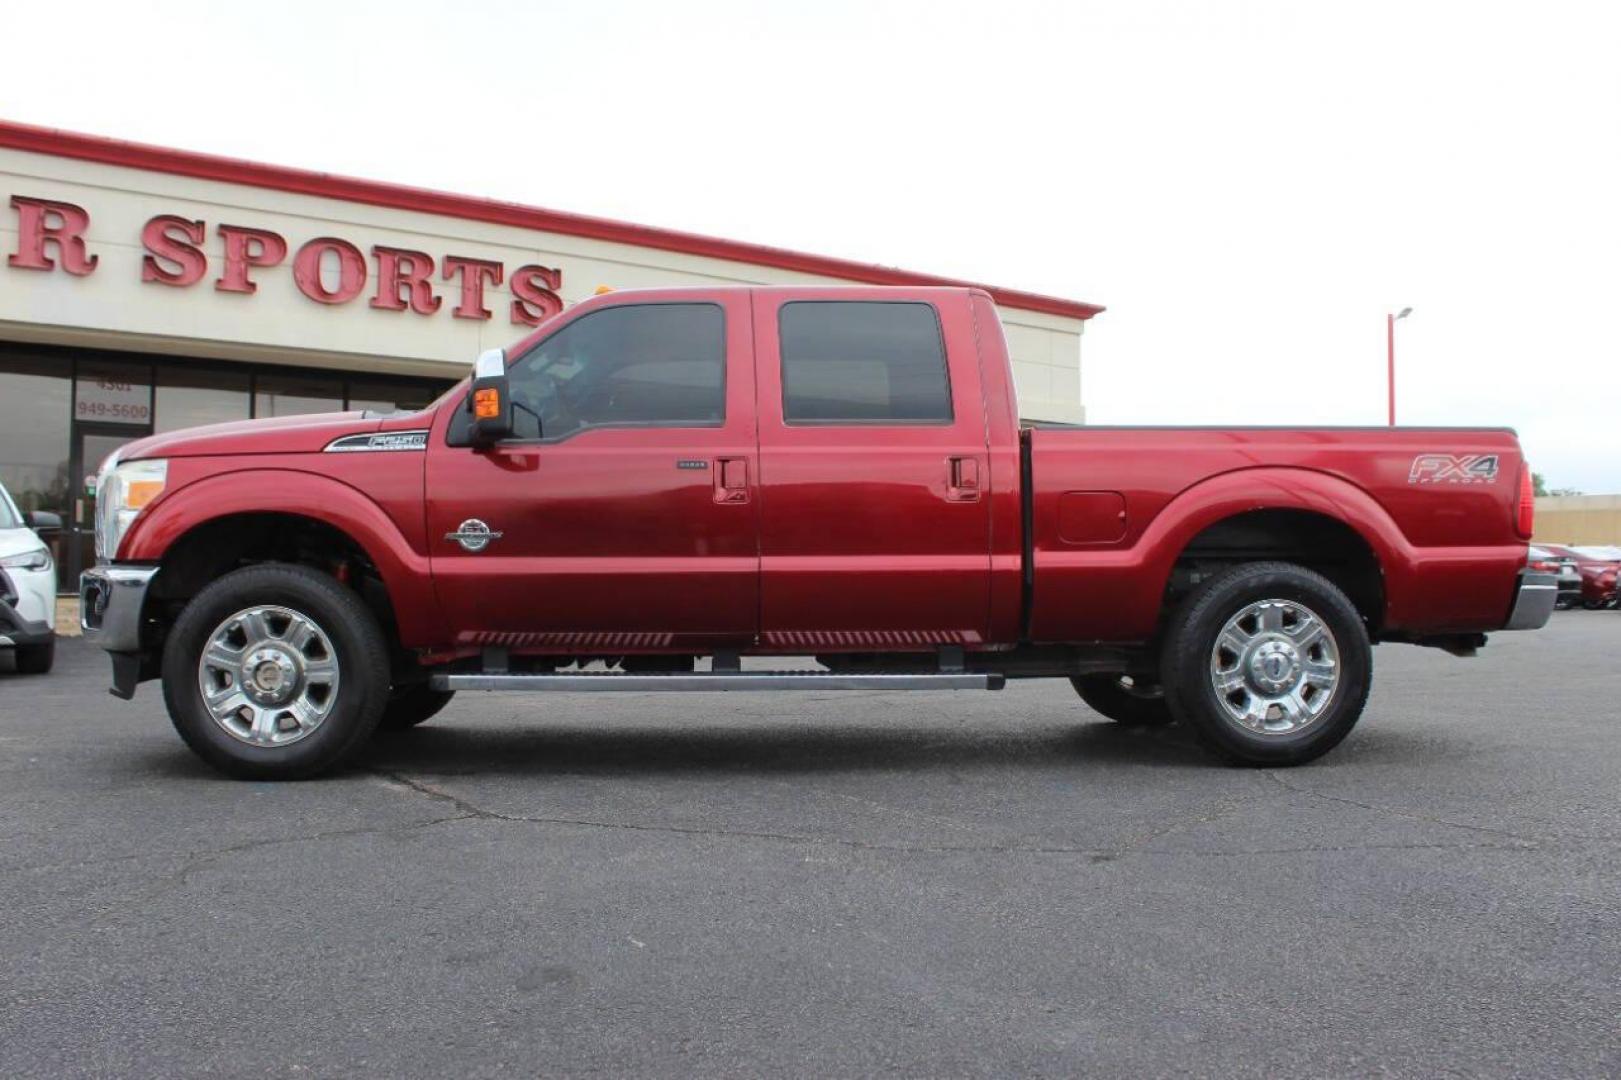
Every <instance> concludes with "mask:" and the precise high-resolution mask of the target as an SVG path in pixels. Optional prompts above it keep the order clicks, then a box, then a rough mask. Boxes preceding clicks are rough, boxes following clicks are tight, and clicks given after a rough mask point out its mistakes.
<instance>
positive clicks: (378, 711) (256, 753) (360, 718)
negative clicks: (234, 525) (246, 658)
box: [163, 563, 389, 780]
mask: <svg viewBox="0 0 1621 1080" xmlns="http://www.w3.org/2000/svg"><path fill="white" fill-rule="evenodd" d="M255 604H264V605H275V606H280V607H285V608H289V609H292V610H294V611H296V612H298V613H300V614H301V615H303V616H304V617H306V618H308V619H309V620H311V621H313V622H314V623H315V624H316V625H317V626H318V627H319V628H320V629H321V631H322V632H323V633H325V634H326V636H327V637H328V639H330V641H331V643H332V650H333V653H334V654H335V655H334V659H335V660H336V662H337V665H338V671H339V680H338V684H337V690H336V691H335V695H336V700H335V701H334V702H333V704H332V706H331V709H330V712H328V714H327V716H326V718H325V719H324V720H323V721H322V722H321V723H320V725H319V726H318V727H316V728H315V730H313V731H312V732H310V733H309V734H308V735H306V736H304V737H303V738H300V739H299V740H298V741H296V742H291V743H288V744H286V745H282V746H255V745H250V744H249V743H246V742H243V741H242V740H240V739H238V738H237V737H235V736H233V735H231V734H230V733H228V732H227V731H226V730H225V729H224V728H223V727H222V726H221V725H220V724H219V723H217V722H216V721H215V720H214V718H213V716H212V715H211V714H210V713H209V711H208V709H207V707H206V706H205V705H204V703H203V697H202V691H201V689H200V688H199V685H198V665H199V661H200V659H201V657H202V650H203V648H204V647H205V646H206V645H207V643H208V640H209V637H210V636H211V635H212V634H213V632H214V630H215V629H216V628H217V627H219V625H220V624H221V623H222V622H223V621H224V620H226V619H227V618H229V617H230V616H231V615H233V614H235V613H236V612H238V611H241V610H243V609H244V608H248V607H252V606H253V605H255ZM388 688H389V648H388V642H387V641H386V640H385V639H384V637H383V633H382V631H381V630H380V629H379V628H378V625H377V620H376V618H375V617H374V616H373V615H372V613H371V611H370V610H369V609H368V608H367V607H366V605H365V604H363V603H362V602H361V600H360V597H359V596H357V595H356V594H355V593H354V592H352V591H351V590H349V589H348V588H346V587H344V586H343V585H341V584H339V583H338V582H337V581H335V580H334V579H332V578H331V577H328V576H327V575H325V574H322V573H319V572H317V571H315V570H311V569H308V568H307V567H303V566H292V565H289V564H285V563H264V564H261V565H258V566H249V567H246V568H244V569H241V570H236V571H233V572H231V573H229V574H226V575H225V576H224V577H222V578H220V579H218V580H217V581H214V582H213V583H212V584H210V585H208V587H206V588H205V589H203V591H202V592H200V593H198V594H197V595H196V596H195V597H193V598H192V599H191V602H190V603H188V604H187V605H186V607H185V610H184V611H182V612H181V613H180V617H179V618H178V619H176V620H175V624H174V627H173V628H172V629H171V630H170V632H169V639H168V641H167V643H166V644H165V645H164V649H163V700H164V703H165V704H166V705H167V706H168V709H169V718H170V720H172V721H173V722H174V726H175V730H176V731H178V732H179V733H180V737H181V738H182V739H184V740H185V741H186V745H187V746H189V747H191V749H192V750H193V751H194V752H195V753H196V754H197V756H198V757H200V758H202V759H203V760H204V761H206V762H208V763H209V764H210V765H212V766H214V767H215V768H216V769H219V770H220V771H221V772H224V773H226V774H228V775H230V776H235V777H240V778H243V779H252V780H297V779H303V778H305V777H310V776H314V775H316V774H318V773H322V772H325V771H327V770H329V769H331V768H333V767H335V766H336V765H338V764H339V763H340V762H342V761H343V760H344V759H345V758H346V757H348V756H349V755H350V754H351V753H352V752H353V751H355V750H356V749H357V748H359V747H360V746H361V744H362V743H364V742H365V741H366V739H367V738H368V737H369V736H370V735H371V733H372V731H373V730H374V729H375V728H376V727H377V722H378V720H379V719H380V718H381V716H382V713H383V708H384V706H385V705H386V704H387V702H388Z"/></svg>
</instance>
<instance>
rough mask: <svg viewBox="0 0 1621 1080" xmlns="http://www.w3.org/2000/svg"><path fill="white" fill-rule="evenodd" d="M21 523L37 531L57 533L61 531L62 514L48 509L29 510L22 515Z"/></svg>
mask: <svg viewBox="0 0 1621 1080" xmlns="http://www.w3.org/2000/svg"><path fill="white" fill-rule="evenodd" d="M23 524H25V525H27V526H28V527H29V528H30V529H33V530H34V531H35V532H37V533H58V532H61V531H62V516H61V515H60V514H53V513H51V512H50V511H49V510H31V511H29V512H28V513H26V514H24V515H23Z"/></svg>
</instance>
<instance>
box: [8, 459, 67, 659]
mask: <svg viewBox="0 0 1621 1080" xmlns="http://www.w3.org/2000/svg"><path fill="white" fill-rule="evenodd" d="M61 528H62V519H61V518H59V517H58V516H57V515H55V514H51V513H46V512H44V511H35V512H33V513H31V514H24V513H22V512H21V511H19V510H18V509H17V504H16V503H15V502H13V501H12V498H11V494H10V492H8V491H6V489H5V487H4V486H3V485H0V650H5V651H9V652H10V653H11V654H12V655H13V656H14V657H15V660H16V664H17V670H18V671H20V672H23V673H25V674H30V675H43V674H44V673H45V672H47V671H49V670H51V664H52V663H53V662H54V661H55V659H56V562H55V560H53V559H52V558H51V549H50V548H48V547H46V546H45V541H43V540H41V539H40V537H39V533H40V532H55V531H58V530H60V529H61ZM36 530H37V531H36Z"/></svg>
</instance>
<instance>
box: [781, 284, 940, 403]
mask: <svg viewBox="0 0 1621 1080" xmlns="http://www.w3.org/2000/svg"><path fill="white" fill-rule="evenodd" d="M778 325H779V327H780V333H781V338H782V415H783V418H784V419H785V420H787V421H788V422H789V423H816V422H822V423H830V422H831V423H840V422H846V423H847V422H852V421H854V422H860V421H873V420H878V421H892V422H897V421H898V422H920V421H921V422H929V421H942V420H950V419H951V389H950V384H949V382H948V381H947V378H946V354H945V348H944V347H943V346H942V344H941V341H940V323H939V321H938V320H937V319H936V318H935V314H934V308H933V307H931V306H930V305H928V304H916V303H905V304H897V303H882V302H871V301H855V302H849V301H821V300H817V301H795V302H794V303H791V304H784V305H783V307H782V311H781V313H780V315H779V316H778Z"/></svg>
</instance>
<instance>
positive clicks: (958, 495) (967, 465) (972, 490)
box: [946, 457, 979, 502]
mask: <svg viewBox="0 0 1621 1080" xmlns="http://www.w3.org/2000/svg"><path fill="white" fill-rule="evenodd" d="M946 474H947V476H946V498H947V499H949V500H951V501H952V502H978V501H979V459H978V458H976V457H954V458H947V459H946Z"/></svg>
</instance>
